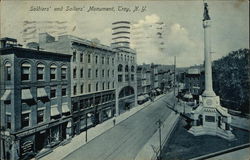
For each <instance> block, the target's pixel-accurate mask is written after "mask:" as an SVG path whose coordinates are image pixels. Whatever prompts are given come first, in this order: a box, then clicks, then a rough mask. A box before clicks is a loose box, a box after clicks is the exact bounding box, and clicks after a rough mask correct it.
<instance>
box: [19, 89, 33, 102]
mask: <svg viewBox="0 0 250 160" xmlns="http://www.w3.org/2000/svg"><path fill="white" fill-rule="evenodd" d="M27 99H33V96H32V94H31V92H30V89H22V100H27Z"/></svg>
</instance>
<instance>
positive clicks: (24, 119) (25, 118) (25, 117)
mask: <svg viewBox="0 0 250 160" xmlns="http://www.w3.org/2000/svg"><path fill="white" fill-rule="evenodd" d="M29 116H30V115H29V113H22V116H21V123H22V124H21V127H22V128H24V127H28V126H29V120H30V117H29Z"/></svg>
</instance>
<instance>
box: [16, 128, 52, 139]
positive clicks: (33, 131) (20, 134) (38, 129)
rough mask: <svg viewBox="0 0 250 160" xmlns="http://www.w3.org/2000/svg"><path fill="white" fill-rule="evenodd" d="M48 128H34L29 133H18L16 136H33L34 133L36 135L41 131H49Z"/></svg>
mask: <svg viewBox="0 0 250 160" xmlns="http://www.w3.org/2000/svg"><path fill="white" fill-rule="evenodd" d="M47 128H48V125H44V126H41V127H37V128H33V129H31V130H28V131H25V132H22V133H18V134H17V135H16V136H18V137H23V136H27V135H30V134H33V133H35V132H37V131H41V130H44V129H47Z"/></svg>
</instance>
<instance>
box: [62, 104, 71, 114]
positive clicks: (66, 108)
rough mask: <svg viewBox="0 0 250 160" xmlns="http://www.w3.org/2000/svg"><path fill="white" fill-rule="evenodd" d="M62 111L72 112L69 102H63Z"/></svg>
mask: <svg viewBox="0 0 250 160" xmlns="http://www.w3.org/2000/svg"><path fill="white" fill-rule="evenodd" d="M62 112H63V113H67V112H70V109H69V105H68V103H63V104H62Z"/></svg>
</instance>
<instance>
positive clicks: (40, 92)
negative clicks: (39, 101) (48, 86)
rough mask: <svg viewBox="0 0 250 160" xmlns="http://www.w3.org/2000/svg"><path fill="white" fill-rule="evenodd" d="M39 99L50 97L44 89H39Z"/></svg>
mask: <svg viewBox="0 0 250 160" xmlns="http://www.w3.org/2000/svg"><path fill="white" fill-rule="evenodd" d="M37 97H48V95H47V93H46V91H45V89H44V88H37Z"/></svg>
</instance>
